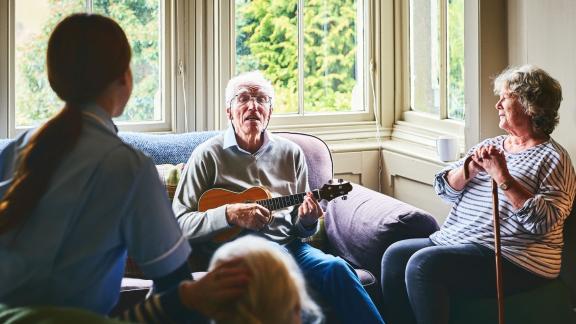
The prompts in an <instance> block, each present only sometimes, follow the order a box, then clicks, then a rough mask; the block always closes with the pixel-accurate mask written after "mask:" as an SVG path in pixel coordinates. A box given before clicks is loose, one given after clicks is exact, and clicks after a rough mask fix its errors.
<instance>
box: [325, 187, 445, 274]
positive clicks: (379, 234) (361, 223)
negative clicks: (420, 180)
mask: <svg viewBox="0 0 576 324" xmlns="http://www.w3.org/2000/svg"><path fill="white" fill-rule="evenodd" d="M353 186H354V188H353V190H352V191H351V192H350V193H349V194H348V199H347V200H341V199H334V200H332V201H330V202H329V203H328V204H327V207H326V209H325V210H326V215H325V218H326V220H325V223H326V234H327V236H328V241H329V242H330V245H331V247H332V248H333V250H335V251H334V252H335V254H337V255H340V256H341V257H342V258H344V259H346V260H348V261H349V262H351V263H352V264H354V265H355V266H357V267H361V268H364V269H367V270H368V271H370V272H372V273H373V274H374V275H376V277H377V278H380V272H381V271H380V262H381V259H382V255H383V254H384V251H385V250H386V249H387V248H388V246H390V245H391V244H392V243H394V242H396V241H399V240H404V239H408V238H416V237H428V236H429V235H430V234H432V233H433V232H435V231H437V230H438V224H437V223H436V220H435V219H434V217H432V215H430V214H429V213H427V212H425V211H423V210H421V209H418V208H416V207H414V206H411V205H409V204H407V203H404V202H401V201H399V200H397V199H394V198H392V197H389V196H386V195H383V194H381V193H378V192H376V191H373V190H370V189H368V188H365V187H363V186H360V185H353Z"/></svg>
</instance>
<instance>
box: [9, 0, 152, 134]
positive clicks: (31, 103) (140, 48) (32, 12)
mask: <svg viewBox="0 0 576 324" xmlns="http://www.w3.org/2000/svg"><path fill="white" fill-rule="evenodd" d="M14 2H15V43H16V44H15V45H16V48H15V62H14V63H15V106H16V107H15V111H16V114H15V115H16V127H26V126H33V125H37V124H39V123H41V122H43V121H45V120H46V119H48V118H50V117H51V116H52V115H54V114H55V113H56V112H57V111H58V110H59V109H60V108H61V107H62V105H63V103H62V102H61V101H60V100H59V99H58V97H57V96H56V95H55V94H54V93H53V92H52V90H51V89H50V85H49V83H48V79H47V76H46V71H45V66H46V47H47V43H48V38H49V36H50V33H51V31H52V29H53V28H54V27H55V26H56V24H57V23H58V21H60V20H61V19H62V18H64V17H65V16H66V15H69V14H71V13H76V12H93V13H98V14H102V15H106V16H109V17H112V18H113V19H115V20H116V21H117V22H118V23H119V24H120V26H122V28H123V29H124V31H125V32H126V34H127V37H128V40H129V41H130V44H131V47H132V62H131V68H132V74H133V79H134V89H133V93H132V97H131V99H130V101H129V103H128V105H127V106H126V109H125V112H124V114H123V115H122V116H121V117H120V118H118V120H120V121H125V122H143V121H145V122H150V121H160V120H162V118H163V110H162V104H161V103H162V100H161V89H162V86H161V77H160V76H161V70H162V67H161V65H160V50H161V44H162V42H161V35H162V33H161V25H160V21H161V20H160V15H161V12H160V10H161V9H160V8H161V6H160V4H159V0H132V1H113V0H48V1H46V0H18V1H14Z"/></svg>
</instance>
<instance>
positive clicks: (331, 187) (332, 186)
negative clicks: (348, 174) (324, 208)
mask: <svg viewBox="0 0 576 324" xmlns="http://www.w3.org/2000/svg"><path fill="white" fill-rule="evenodd" d="M350 191H352V184H350V182H348V181H344V180H343V179H330V180H328V183H326V184H324V185H323V186H322V188H320V189H318V193H319V196H320V199H324V200H327V201H330V200H332V199H334V198H338V197H342V199H344V200H346V195H347V194H348V193H349V192H350Z"/></svg>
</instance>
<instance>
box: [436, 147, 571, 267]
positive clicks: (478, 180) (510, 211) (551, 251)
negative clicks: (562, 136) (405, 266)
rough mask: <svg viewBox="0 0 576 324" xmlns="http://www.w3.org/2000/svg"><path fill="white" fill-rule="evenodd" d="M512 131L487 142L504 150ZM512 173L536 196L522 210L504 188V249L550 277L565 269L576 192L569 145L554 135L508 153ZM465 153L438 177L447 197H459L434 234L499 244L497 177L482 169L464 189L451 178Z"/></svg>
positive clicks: (444, 241)
mask: <svg viewBox="0 0 576 324" xmlns="http://www.w3.org/2000/svg"><path fill="white" fill-rule="evenodd" d="M505 138H506V136H498V137H495V138H491V139H487V140H485V141H483V142H482V143H480V144H478V145H477V146H476V147H474V148H472V149H471V150H470V151H469V154H471V153H472V152H474V150H475V149H476V148H477V147H479V146H482V145H494V146H496V147H498V148H499V149H501V150H503V143H504V139H505ZM505 155H506V163H507V166H508V169H509V171H510V174H511V175H512V176H513V177H514V179H516V181H518V182H519V183H520V184H522V185H523V186H524V187H525V188H526V189H527V190H529V191H530V192H532V193H533V194H534V197H533V198H531V199H529V200H527V201H526V202H525V203H524V206H522V207H521V208H520V209H518V210H516V209H515V208H514V207H513V206H512V204H510V202H508V201H507V200H506V196H505V195H504V193H502V192H500V194H499V208H500V226H501V228H500V235H501V242H502V254H503V256H504V257H505V258H507V259H508V260H510V261H511V262H513V263H515V264H517V265H519V266H520V267H522V268H525V269H527V270H529V271H531V272H533V273H535V274H537V275H540V276H542V277H545V278H555V277H557V276H558V274H559V272H560V265H561V253H562V246H563V241H564V240H563V236H562V228H563V225H564V220H565V219H566V217H567V216H568V215H569V214H570V210H571V207H572V202H573V201H574V196H575V195H576V175H575V173H574V168H573V166H572V162H571V161H570V157H569V156H568V153H567V152H566V150H565V149H564V148H563V147H562V146H560V145H559V144H558V143H557V142H555V141H554V140H553V139H550V140H549V141H547V142H545V143H542V144H540V145H537V146H534V147H532V148H529V149H527V150H524V151H522V152H520V153H507V152H506V153H505ZM463 162H464V159H462V160H460V161H458V162H455V163H454V164H452V165H450V166H448V167H446V168H445V169H443V170H442V171H440V172H439V173H438V174H436V179H435V181H434V188H435V190H436V192H437V193H438V195H440V197H442V198H443V199H444V200H446V201H449V202H451V203H454V205H453V207H452V210H451V211H450V213H449V215H448V217H447V219H446V221H445V223H444V224H443V225H442V227H441V229H440V231H438V232H436V233H434V234H432V235H431V236H430V238H431V239H432V241H433V242H434V243H435V244H437V245H454V244H464V243H477V244H481V245H483V246H486V247H488V248H492V249H493V247H494V237H493V226H492V179H491V178H490V176H489V175H488V174H487V173H484V172H481V173H480V174H478V175H477V176H476V177H475V178H474V179H472V180H471V181H470V182H469V183H468V185H467V186H466V187H465V188H464V189H463V190H462V191H456V190H454V189H453V188H451V187H450V186H449V185H448V183H447V182H446V180H445V177H444V176H445V174H446V172H447V171H449V170H452V169H455V168H458V167H460V166H461V165H462V164H463Z"/></svg>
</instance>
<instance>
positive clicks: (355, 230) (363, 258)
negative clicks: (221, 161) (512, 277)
mask: <svg viewBox="0 0 576 324" xmlns="http://www.w3.org/2000/svg"><path fill="white" fill-rule="evenodd" d="M218 133H219V132H193V133H184V134H163V135H157V134H146V133H131V132H120V133H119V136H120V137H121V138H122V139H123V140H124V141H125V142H126V143H128V144H129V145H131V146H133V147H135V148H136V149H139V150H141V151H143V152H144V153H146V154H147V155H149V156H150V157H151V158H152V160H153V161H154V163H155V164H157V165H158V166H159V167H158V170H159V171H161V172H160V174H161V179H162V180H163V181H164V183H165V185H166V188H167V191H168V192H169V193H170V192H172V193H173V190H174V188H175V185H176V184H177V181H178V171H179V170H180V168H181V166H182V163H185V162H186V161H187V159H188V157H189V156H190V154H191V153H192V151H193V150H194V149H195V147H196V146H197V145H199V144H200V143H202V142H204V141H206V140H207V139H209V138H211V137H213V136H216V135H217V134H218ZM276 134H277V135H279V136H282V137H285V138H287V139H289V140H292V141H294V142H295V143H297V144H298V145H299V146H300V147H301V148H302V150H303V151H304V154H305V156H306V160H307V165H308V169H309V179H308V180H309V183H310V187H311V188H312V189H317V188H320V187H321V186H322V185H323V184H324V183H326V182H327V181H328V180H329V179H331V178H333V161H332V158H331V154H330V150H329V148H328V146H327V145H326V144H325V143H324V142H323V141H322V140H320V139H318V138H316V137H314V136H310V135H306V134H301V133H289V132H278V133H276ZM7 142H8V140H0V150H1V149H2V148H3V147H4V146H5V145H6V143H7ZM170 165H173V166H175V167H172V168H166V166H170ZM178 165H180V166H178ZM430 176H431V177H432V176H433V175H430ZM352 185H353V190H352V191H351V192H350V193H349V194H348V195H347V199H346V200H344V199H343V198H337V199H334V200H332V201H330V202H325V201H323V202H321V204H322V206H323V208H324V210H325V216H324V218H323V219H322V220H321V225H322V226H321V228H322V229H321V231H320V232H319V233H318V234H317V235H315V236H313V237H311V238H309V239H308V241H309V243H310V244H313V245H315V246H317V247H319V248H321V249H322V250H324V251H326V252H328V253H332V254H334V255H337V256H340V257H342V258H343V259H345V260H347V261H348V262H349V263H350V264H351V265H352V266H353V267H354V268H355V269H356V270H357V273H358V274H359V277H360V279H361V281H362V283H363V285H364V286H365V287H366V289H367V291H368V292H369V294H370V296H371V297H372V298H373V300H374V301H375V303H376V305H377V306H380V302H381V290H380V286H379V278H380V262H381V258H382V255H383V253H384V251H385V249H386V248H387V247H388V246H389V245H390V244H392V243H393V242H395V241H398V240H401V239H406V238H413V237H427V236H428V235H429V234H430V233H432V232H434V231H436V230H437V229H438V224H437V223H436V221H435V220H434V218H433V217H432V215H430V214H429V213H427V212H425V211H423V210H420V209H418V208H415V207H413V206H411V205H409V204H406V203H404V202H401V201H398V200H396V199H394V198H392V197H389V196H386V195H383V194H381V193H378V192H375V191H373V190H370V189H368V188H365V187H363V186H361V185H358V184H352ZM573 213H574V211H573ZM565 237H566V246H565V250H564V254H563V261H562V275H561V277H560V278H559V279H557V280H554V281H553V282H552V283H550V284H548V285H546V286H543V287H540V288H538V289H535V290H533V291H529V292H526V293H522V294H518V295H514V296H509V297H507V298H506V302H505V306H506V312H505V314H506V319H507V323H576V316H575V314H574V311H573V308H574V307H575V306H576V217H575V216H571V217H569V218H568V222H567V224H566V227H565ZM128 268H130V267H128ZM131 270H134V269H127V278H126V280H125V284H124V287H123V289H124V291H123V293H122V298H121V301H120V303H119V304H120V305H119V308H123V307H126V306H127V305H130V304H132V303H135V302H137V301H138V300H140V299H141V298H143V297H144V296H145V294H146V292H147V289H148V288H149V285H150V282H149V281H142V280H141V279H139V278H138V277H139V275H138V272H137V270H134V271H131ZM195 275H199V273H195ZM129 276H132V277H133V278H128V277H129ZM134 277H135V278H134ZM504 280H505V278H504ZM453 305H454V307H452V308H451V312H452V313H451V323H466V324H468V323H496V322H497V316H496V314H497V313H496V302H495V300H494V299H457V300H455V301H454V303H453ZM328 312H330V311H329V310H328ZM328 319H329V321H328V322H329V323H332V322H333V319H332V318H331V317H330V315H329V316H328Z"/></svg>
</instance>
